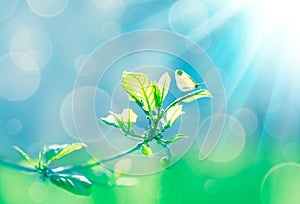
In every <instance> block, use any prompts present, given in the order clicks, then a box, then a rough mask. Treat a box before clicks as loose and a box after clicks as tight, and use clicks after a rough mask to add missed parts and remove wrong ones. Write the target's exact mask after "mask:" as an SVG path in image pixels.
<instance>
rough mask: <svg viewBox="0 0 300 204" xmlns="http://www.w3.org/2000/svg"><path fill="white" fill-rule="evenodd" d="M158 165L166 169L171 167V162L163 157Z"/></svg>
mask: <svg viewBox="0 0 300 204" xmlns="http://www.w3.org/2000/svg"><path fill="white" fill-rule="evenodd" d="M160 164H161V166H162V167H164V168H168V167H169V166H170V165H171V161H170V159H169V158H168V157H166V156H164V157H162V158H161V159H160Z"/></svg>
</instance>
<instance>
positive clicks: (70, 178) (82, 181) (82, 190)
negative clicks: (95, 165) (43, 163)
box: [50, 174, 92, 196]
mask: <svg viewBox="0 0 300 204" xmlns="http://www.w3.org/2000/svg"><path fill="white" fill-rule="evenodd" d="M50 181H51V182H52V183H53V184H55V185H57V186H58V187H60V188H63V189H65V190H67V191H69V192H71V193H74V194H76V195H82V196H88V195H90V194H91V190H92V183H91V182H90V181H89V180H88V179H87V178H86V177H84V176H81V175H69V174H53V175H51V176H50Z"/></svg>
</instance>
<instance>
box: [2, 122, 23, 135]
mask: <svg viewBox="0 0 300 204" xmlns="http://www.w3.org/2000/svg"><path fill="white" fill-rule="evenodd" d="M5 128H6V132H7V133H8V134H11V135H17V134H19V133H20V132H21V131H22V129H23V123H22V121H21V120H20V119H18V118H11V119H9V120H8V121H7V122H6V125H5Z"/></svg>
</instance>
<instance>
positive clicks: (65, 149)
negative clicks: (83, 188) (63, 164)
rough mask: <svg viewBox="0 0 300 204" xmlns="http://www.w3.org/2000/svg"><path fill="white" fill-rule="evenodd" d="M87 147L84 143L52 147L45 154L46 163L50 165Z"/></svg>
mask: <svg viewBox="0 0 300 204" xmlns="http://www.w3.org/2000/svg"><path fill="white" fill-rule="evenodd" d="M85 146H86V145H85V144H83V143H73V144H63V145H50V146H48V147H47V150H46V152H45V154H44V156H45V158H46V163H48V164H49V163H50V162H52V161H53V160H55V159H59V158H62V157H64V156H66V155H68V154H70V153H72V152H73V151H76V150H79V149H81V148H83V147H85Z"/></svg>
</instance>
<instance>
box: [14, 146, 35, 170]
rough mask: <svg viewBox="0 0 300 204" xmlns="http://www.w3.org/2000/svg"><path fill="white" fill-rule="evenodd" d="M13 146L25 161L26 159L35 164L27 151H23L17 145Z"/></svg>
mask: <svg viewBox="0 0 300 204" xmlns="http://www.w3.org/2000/svg"><path fill="white" fill-rule="evenodd" d="M13 148H14V149H15V150H17V151H18V152H19V153H20V154H21V156H22V157H23V158H24V159H25V160H26V161H28V162H29V163H30V164H31V165H33V166H35V162H34V161H33V160H32V159H31V158H30V156H29V155H28V154H27V153H25V152H24V151H23V150H22V149H20V148H19V147H17V146H13Z"/></svg>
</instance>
